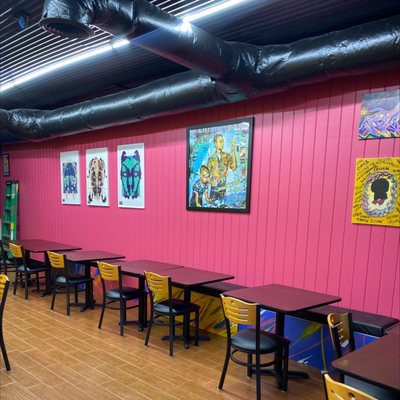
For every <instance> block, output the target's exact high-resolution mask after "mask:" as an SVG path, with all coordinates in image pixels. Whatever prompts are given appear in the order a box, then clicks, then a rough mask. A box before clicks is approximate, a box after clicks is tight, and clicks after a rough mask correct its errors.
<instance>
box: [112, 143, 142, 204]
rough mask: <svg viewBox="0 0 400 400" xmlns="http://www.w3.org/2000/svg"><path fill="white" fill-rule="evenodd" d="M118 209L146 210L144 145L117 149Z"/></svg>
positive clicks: (132, 145) (124, 146)
mask: <svg viewBox="0 0 400 400" xmlns="http://www.w3.org/2000/svg"><path fill="white" fill-rule="evenodd" d="M117 158H118V169H117V173H118V176H117V180H118V207H123V208H144V198H145V193H144V189H145V171H144V143H136V144H127V145H122V146H118V148H117Z"/></svg>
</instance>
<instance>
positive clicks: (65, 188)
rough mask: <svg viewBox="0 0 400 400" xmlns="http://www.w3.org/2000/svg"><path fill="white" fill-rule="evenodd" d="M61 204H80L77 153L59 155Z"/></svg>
mask: <svg viewBox="0 0 400 400" xmlns="http://www.w3.org/2000/svg"><path fill="white" fill-rule="evenodd" d="M60 167H61V168H60V170H61V202H62V203H63V204H81V193H80V179H79V151H66V152H63V153H60Z"/></svg>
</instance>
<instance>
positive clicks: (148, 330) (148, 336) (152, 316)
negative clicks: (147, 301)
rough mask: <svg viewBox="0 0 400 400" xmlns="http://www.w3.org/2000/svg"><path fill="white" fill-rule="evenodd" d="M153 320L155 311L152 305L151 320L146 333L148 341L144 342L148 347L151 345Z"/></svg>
mask: <svg viewBox="0 0 400 400" xmlns="http://www.w3.org/2000/svg"><path fill="white" fill-rule="evenodd" d="M153 318H154V311H153V305H151V309H150V320H149V324H148V326H147V333H146V339H145V341H144V345H145V346H147V345H148V344H149V339H150V332H151V328H152V326H153Z"/></svg>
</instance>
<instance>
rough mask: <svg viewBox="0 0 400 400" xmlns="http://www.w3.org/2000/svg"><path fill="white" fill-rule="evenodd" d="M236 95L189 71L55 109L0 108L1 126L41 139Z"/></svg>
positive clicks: (220, 85) (115, 123) (222, 101)
mask: <svg viewBox="0 0 400 400" xmlns="http://www.w3.org/2000/svg"><path fill="white" fill-rule="evenodd" d="M235 95H236V93H235V90H234V89H230V88H229V87H228V86H225V85H222V84H218V83H216V82H215V81H213V80H211V79H210V78H209V77H208V76H205V75H198V74H195V73H193V72H190V71H188V72H183V73H181V74H177V75H174V76H172V77H169V78H164V79H160V80H158V81H155V82H152V83H149V84H146V85H143V86H141V87H139V88H134V89H130V90H127V91H125V92H123V93H117V94H111V95H108V96H104V97H101V98H98V99H95V100H91V101H85V102H83V103H78V104H75V105H71V106H66V107H62V108H60V109H56V110H51V111H41V110H28V109H21V110H18V109H17V110H11V111H6V110H0V124H1V125H0V127H1V128H6V129H8V130H9V131H11V132H12V133H14V134H16V135H18V136H20V137H23V138H24V139H28V140H43V139H48V138H50V137H52V136H61V135H72V134H74V133H79V132H88V131H91V130H95V129H100V128H105V127H108V126H115V125H124V124H128V123H131V122H135V121H139V120H144V119H147V118H150V117H156V116H162V115H168V114H172V113H176V110H180V111H182V112H184V111H190V110H194V109H198V108H199V107H201V106H200V105H201V104H206V105H207V106H213V105H217V104H222V103H225V102H226V101H229V98H230V97H231V96H235Z"/></svg>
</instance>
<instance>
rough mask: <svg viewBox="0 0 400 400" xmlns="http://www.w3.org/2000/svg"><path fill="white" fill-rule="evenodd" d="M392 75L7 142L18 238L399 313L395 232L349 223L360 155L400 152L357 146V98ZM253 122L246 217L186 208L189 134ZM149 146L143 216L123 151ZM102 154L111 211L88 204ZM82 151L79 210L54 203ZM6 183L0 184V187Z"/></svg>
mask: <svg viewBox="0 0 400 400" xmlns="http://www.w3.org/2000/svg"><path fill="white" fill-rule="evenodd" d="M399 77H400V74H399V73H398V71H395V72H392V73H388V74H376V75H366V76H362V77H359V78H346V79H336V80H333V81H330V82H327V83H322V84H318V85H310V86H304V87H300V88H296V89H294V90H291V91H289V92H285V93H282V94H277V95H270V96H266V97H263V98H260V99H256V100H252V101H247V102H242V103H237V104H232V105H227V106H222V107H215V108H212V109H205V110H199V111H196V112H192V113H187V114H182V115H178V116H173V117H166V118H161V119H154V120H150V121H144V122H141V123H136V124H132V125H128V126H121V127H117V126H116V127H113V128H109V129H104V130H101V131H97V132H93V133H88V134H81V135H78V136H72V137H65V138H60V139H54V140H51V141H47V142H43V143H36V144H35V143H29V144H26V143H25V144H18V145H13V146H5V148H4V149H3V151H4V152H8V153H10V164H11V177H10V178H11V179H18V180H19V181H20V212H19V214H20V215H19V221H20V231H19V238H48V239H53V240H56V241H62V242H67V243H71V244H77V245H80V246H82V247H83V248H85V249H104V250H109V251H115V252H119V253H123V254H125V255H126V256H127V258H128V259H135V258H151V259H155V260H162V261H166V262H173V263H180V264H184V265H186V266H191V267H199V268H203V269H209V270H215V271H223V272H229V273H232V274H234V275H235V276H236V277H237V278H236V282H237V283H240V284H245V285H249V286H251V285H260V284H263V283H270V282H276V283H284V284H287V285H293V286H296V287H300V288H306V289H312V290H317V291H322V292H328V293H332V294H339V295H340V296H341V297H342V298H343V302H342V305H344V306H351V307H353V308H356V309H360V310H366V311H370V312H379V313H383V314H386V315H393V316H396V317H400V308H399V307H400V306H399V304H400V301H399V299H400V285H399V280H400V266H399V264H400V262H399V259H400V244H399V243H400V230H399V229H398V228H393V227H380V226H367V225H365V226H362V225H354V224H352V223H351V207H352V197H353V186H354V172H355V159H356V158H357V157H392V156H399V155H400V140H399V139H396V140H395V139H385V140H369V141H359V140H358V139H357V129H358V123H359V118H360V99H361V94H362V93H365V92H370V91H380V90H382V89H384V88H392V87H398V86H399V83H400V82H399ZM247 116H254V141H253V143H254V151H253V173H252V193H251V213H250V214H248V215H238V214H229V213H211V212H193V211H192V212H188V211H186V209H185V193H186V186H185V177H186V172H185V165H186V144H185V136H186V127H187V126H190V125H195V124H202V123H208V122H212V121H220V120H226V119H235V118H241V117H247ZM142 142H143V143H145V158H146V160H145V162H146V204H145V209H144V210H139V209H121V208H118V207H117V198H116V197H117V168H116V166H117V158H116V149H117V146H118V145H120V144H129V143H142ZM96 147H108V149H109V164H110V171H109V173H110V190H111V193H110V202H111V206H110V207H109V208H102V207H89V206H87V205H86V204H85V201H84V199H85V193H86V189H85V187H84V184H83V183H84V182H85V179H84V178H85V172H84V165H85V150H86V149H87V148H96ZM68 150H79V151H80V155H81V182H82V195H83V196H82V198H83V201H82V205H81V206H68V205H62V204H61V199H60V197H61V195H60V171H59V154H60V151H68ZM3 186H4V183H2V187H3Z"/></svg>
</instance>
